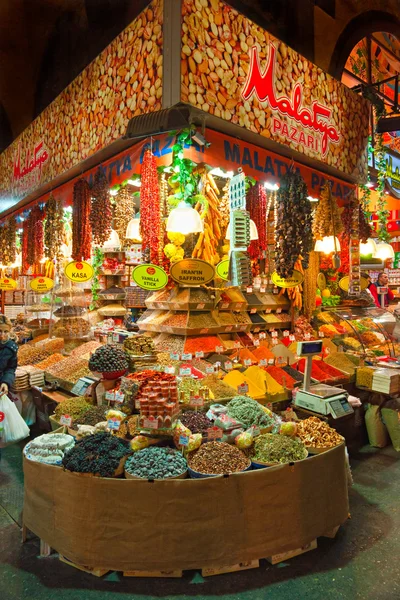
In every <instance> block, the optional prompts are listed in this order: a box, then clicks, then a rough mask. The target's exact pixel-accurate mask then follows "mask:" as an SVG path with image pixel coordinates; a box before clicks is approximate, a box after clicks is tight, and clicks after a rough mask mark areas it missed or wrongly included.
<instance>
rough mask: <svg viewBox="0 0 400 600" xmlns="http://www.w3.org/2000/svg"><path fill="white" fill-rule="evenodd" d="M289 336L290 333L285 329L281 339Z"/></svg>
mask: <svg viewBox="0 0 400 600" xmlns="http://www.w3.org/2000/svg"><path fill="white" fill-rule="evenodd" d="M289 335H290V332H289V331H288V330H287V329H285V331H284V332H283V337H289Z"/></svg>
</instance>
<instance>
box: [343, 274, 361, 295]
mask: <svg viewBox="0 0 400 600" xmlns="http://www.w3.org/2000/svg"><path fill="white" fill-rule="evenodd" d="M349 285H350V277H349V276H348V275H345V276H344V277H342V279H341V280H340V281H339V287H340V289H341V290H343V291H344V292H348V291H349ZM367 287H368V279H367V278H366V277H362V276H361V277H360V288H361V291H364V290H366V289H367Z"/></svg>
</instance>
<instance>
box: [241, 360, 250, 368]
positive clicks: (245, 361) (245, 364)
mask: <svg viewBox="0 0 400 600" xmlns="http://www.w3.org/2000/svg"><path fill="white" fill-rule="evenodd" d="M243 362H244V366H245V367H251V359H250V358H245V359H244V361H243Z"/></svg>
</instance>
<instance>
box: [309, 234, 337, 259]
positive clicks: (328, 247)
mask: <svg viewBox="0 0 400 600" xmlns="http://www.w3.org/2000/svg"><path fill="white" fill-rule="evenodd" d="M314 251H315V252H322V253H323V254H331V252H340V242H339V240H338V238H337V237H336V236H333V235H328V236H325V237H324V238H322V240H317V241H316V242H315V246H314Z"/></svg>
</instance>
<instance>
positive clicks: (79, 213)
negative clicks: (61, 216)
mask: <svg viewBox="0 0 400 600" xmlns="http://www.w3.org/2000/svg"><path fill="white" fill-rule="evenodd" d="M72 207H73V210H72V258H73V259H74V260H87V259H88V258H90V253H91V246H92V230H91V225H90V209H91V201H90V187H89V184H88V182H87V181H86V180H85V179H79V180H78V181H77V182H76V183H75V185H74V202H73V205H72Z"/></svg>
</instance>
